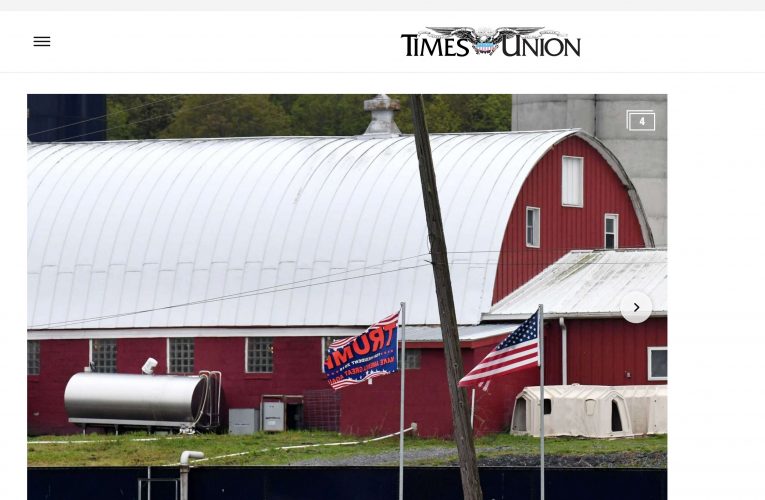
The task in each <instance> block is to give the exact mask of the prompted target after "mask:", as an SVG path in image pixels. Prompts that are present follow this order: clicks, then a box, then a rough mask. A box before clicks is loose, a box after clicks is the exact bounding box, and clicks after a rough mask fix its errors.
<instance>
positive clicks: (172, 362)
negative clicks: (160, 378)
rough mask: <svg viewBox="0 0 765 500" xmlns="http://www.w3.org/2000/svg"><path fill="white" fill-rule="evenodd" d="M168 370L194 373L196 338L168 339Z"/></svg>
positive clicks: (170, 371)
mask: <svg viewBox="0 0 765 500" xmlns="http://www.w3.org/2000/svg"><path fill="white" fill-rule="evenodd" d="M167 367H168V368H167V372H168V373H194V338H193V337H178V338H170V339H167Z"/></svg>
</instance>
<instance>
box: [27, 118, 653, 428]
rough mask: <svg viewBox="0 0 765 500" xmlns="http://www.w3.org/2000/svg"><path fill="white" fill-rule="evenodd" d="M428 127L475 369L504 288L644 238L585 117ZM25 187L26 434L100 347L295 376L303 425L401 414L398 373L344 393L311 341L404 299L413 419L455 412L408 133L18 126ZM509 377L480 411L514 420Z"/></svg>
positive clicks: (183, 365) (228, 388) (234, 400)
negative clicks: (463, 130)
mask: <svg viewBox="0 0 765 500" xmlns="http://www.w3.org/2000/svg"><path fill="white" fill-rule="evenodd" d="M431 145H432V149H433V158H434V162H435V168H436V175H437V180H438V189H439V196H440V200H441V207H442V216H443V221H444V228H445V233H446V238H447V247H448V250H449V252H450V255H449V260H450V268H451V275H452V285H453V288H454V297H455V305H456V310H457V320H458V323H459V324H460V325H462V326H461V327H460V336H461V339H462V350H463V357H464V363H465V366H466V369H469V368H470V367H471V366H472V365H473V364H475V363H477V362H478V360H480V359H481V358H482V357H483V355H485V353H486V351H487V350H488V349H489V348H490V346H491V345H493V344H494V343H496V341H497V340H498V339H499V338H501V337H502V336H503V335H506V334H507V332H509V331H510V330H511V329H512V328H514V326H513V324H512V321H505V320H503V319H502V318H503V317H504V316H503V315H502V314H504V313H500V312H498V310H497V309H496V307H498V306H499V305H500V304H502V303H503V302H502V299H504V298H505V297H506V296H508V295H510V294H511V293H513V292H514V291H515V290H517V289H518V288H519V287H520V286H521V285H523V284H524V283H525V282H527V281H528V280H529V279H531V278H533V277H534V276H536V275H537V274H538V273H540V272H541V271H543V270H544V269H545V268H547V267H548V266H549V265H550V264H553V263H554V262H556V261H557V260H558V259H559V258H561V257H562V256H564V255H565V254H567V252H569V251H570V250H572V249H596V248H626V247H646V246H653V242H652V238H651V234H650V230H649V228H648V224H647V223H646V218H645V214H644V213H643V210H642V207H641V204H640V201H639V199H638V197H637V195H636V193H635V190H634V188H633V186H632V184H631V182H630V180H629V179H628V178H627V176H626V175H625V173H624V169H623V168H622V167H621V165H620V164H619V161H618V160H617V159H616V157H615V156H614V155H613V154H611V153H610V152H609V151H608V150H607V149H606V148H605V147H604V146H603V145H602V144H601V143H600V142H599V141H598V140H597V139H595V138H593V137H591V136H589V135H587V134H585V133H583V132H581V131H579V130H556V131H540V132H507V133H504V132H503V133H469V134H433V135H432V136H431ZM28 190H29V216H28V431H29V432H30V433H48V432H71V431H75V430H76V428H75V427H74V426H73V425H71V424H69V423H68V422H67V415H66V413H65V410H64V404H63V393H64V387H65V385H66V382H67V380H68V379H69V377H71V376H72V375H73V374H74V373H76V372H79V371H81V370H82V369H83V367H85V366H86V365H88V364H89V363H90V362H92V363H94V365H95V369H96V370H97V371H116V372H124V373H139V372H140V368H141V365H142V364H143V362H144V360H145V359H146V358H147V357H149V356H151V357H154V358H156V359H157V360H159V366H158V367H157V370H156V371H157V373H195V372H197V371H198V370H202V369H208V370H220V371H222V372H223V391H224V401H225V406H226V407H227V408H253V407H254V408H257V407H258V406H259V404H260V400H261V396H262V395H263V394H284V395H297V396H303V397H302V399H299V398H295V399H294V401H297V402H298V403H296V405H300V408H298V409H299V410H301V411H302V420H303V421H302V422H300V419H299V418H297V419H295V421H294V422H293V425H306V426H311V427H321V428H335V429H337V428H339V429H340V430H342V431H350V432H356V433H370V432H383V431H388V430H391V429H394V428H396V427H397V422H398V417H397V414H398V413H397V412H398V410H397V408H398V376H395V375H391V376H387V377H381V378H378V379H375V382H374V385H372V386H368V385H366V384H365V385H363V386H357V387H350V388H346V389H343V390H342V391H339V392H337V393H334V392H332V391H331V390H330V389H329V388H328V385H327V383H326V381H325V379H324V376H323V373H322V358H323V351H324V345H325V342H326V340H325V339H326V338H328V337H338V336H349V335H353V334H357V333H359V332H360V330H361V329H363V328H365V327H366V326H367V325H369V324H372V323H374V322H375V321H376V320H378V319H380V318H383V317H385V316H387V315H388V314H390V313H391V312H393V311H395V310H396V309H397V308H398V304H399V302H401V301H406V302H407V304H408V311H407V318H408V323H409V325H410V326H409V327H408V329H407V330H408V332H409V333H410V335H411V338H412V343H411V344H410V345H409V347H411V348H412V350H411V351H410V352H409V356H408V358H409V359H408V361H407V363H408V365H409V366H411V368H412V369H411V371H409V372H408V375H407V386H408V391H407V394H408V403H407V412H408V416H407V421H416V422H418V424H419V429H420V432H421V433H422V434H425V435H447V434H449V433H450V432H451V422H450V418H451V417H450V411H449V399H448V394H447V390H446V381H445V380H446V377H445V369H444V360H443V355H442V352H441V350H440V349H441V345H440V340H439V338H440V334H439V329H438V328H437V325H438V323H439V318H438V310H437V305H436V297H435V289H434V285H433V277H432V271H431V268H430V263H429V262H428V257H429V255H428V244H427V230H426V226H425V217H424V213H423V205H422V195H421V189H420V184H419V176H418V167H417V156H416V149H415V144H414V139H413V137H412V136H408V135H400V134H386V133H382V134H366V135H361V136H356V137H262V138H242V139H198V140H151V141H116V142H91V143H70V144H66V143H50V144H30V145H28ZM521 312H525V311H521ZM624 323H626V322H624ZM620 324H622V323H620ZM593 325H594V324H593ZM571 328H572V329H573V328H575V327H574V326H573V325H572V327H571ZM576 328H579V326H577V327H576ZM581 328H583V329H585V330H588V331H590V330H591V328H595V326H588V324H587V323H582V326H581ZM550 331H552V329H551V330H550ZM592 331H593V332H594V330H592ZM589 334H590V335H596V333H589ZM553 335H554V334H553ZM576 336H577V337H579V336H578V335H576ZM571 337H572V339H573V337H574V335H573V332H572V333H571ZM581 338H582V339H584V338H585V337H584V335H583V336H582V337H581ZM551 342H554V341H551ZM572 342H573V340H572ZM614 348H616V347H614ZM551 356H552V354H551ZM580 369H582V370H583V369H584V368H579V367H577V368H575V367H574V363H570V365H569V370H570V371H569V374H570V375H571V374H572V373H574V372H572V371H571V370H580ZM609 376H611V375H609ZM551 377H552V379H551V380H554V375H551ZM569 378H571V376H570V377H569ZM590 380H591V379H590V378H587V377H582V382H583V383H585V381H590ZM592 380H593V382H587V383H604V382H601V381H600V379H598V381H597V382H595V381H594V379H592ZM609 380H611V379H609ZM614 380H616V378H614ZM529 383H530V384H533V381H532V380H529ZM631 383H636V380H634V379H633V380H632V382H631ZM514 396H515V394H511V395H509V396H508V398H504V399H503V400H501V401H500V399H499V398H498V399H497V400H496V401H494V402H492V403H491V405H488V406H486V405H484V403H483V402H481V403H480V405H479V408H485V410H482V412H483V413H481V418H482V419H483V420H485V422H486V423H485V424H484V425H482V426H481V427H480V429H479V430H480V431H482V432H485V431H496V430H501V429H502V428H503V427H504V426H506V425H507V423H508V422H509V420H507V418H506V413H507V412H509V409H510V408H511V406H512V398H513V397H514ZM505 399H506V400H505ZM296 414H300V412H298V413H296ZM224 415H225V411H224ZM507 415H509V413H507Z"/></svg>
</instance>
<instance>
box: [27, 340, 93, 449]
mask: <svg viewBox="0 0 765 500" xmlns="http://www.w3.org/2000/svg"><path fill="white" fill-rule="evenodd" d="M88 353H89V348H88V341H87V340H41V341H40V375H35V376H27V432H28V433H29V434H43V433H44V434H64V433H71V432H77V430H78V428H77V427H76V426H74V425H72V424H70V423H69V421H68V417H67V416H66V409H65V408H64V389H66V383H67V382H68V381H69V378H70V377H71V376H72V375H74V374H75V373H77V372H81V371H82V369H83V368H84V367H85V366H87V365H88Z"/></svg>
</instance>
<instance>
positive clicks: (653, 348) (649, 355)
mask: <svg viewBox="0 0 765 500" xmlns="http://www.w3.org/2000/svg"><path fill="white" fill-rule="evenodd" d="M666 350H667V347H666V346H663V347H649V348H648V380H667V377H652V376H651V373H652V370H651V368H652V366H651V365H652V362H651V353H652V352H653V351H665V352H666ZM667 358H669V355H667ZM667 374H668V375H669V363H667Z"/></svg>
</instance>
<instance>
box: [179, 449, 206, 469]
mask: <svg viewBox="0 0 765 500" xmlns="http://www.w3.org/2000/svg"><path fill="white" fill-rule="evenodd" d="M190 458H205V454H204V453H203V452H201V451H190V450H186V451H184V452H183V453H181V465H186V466H188V465H189V459H190Z"/></svg>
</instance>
